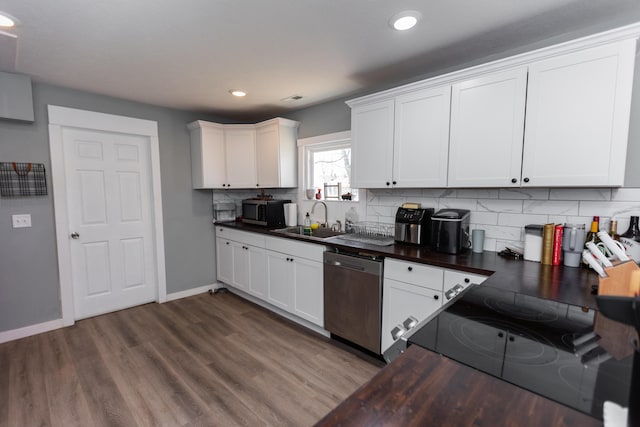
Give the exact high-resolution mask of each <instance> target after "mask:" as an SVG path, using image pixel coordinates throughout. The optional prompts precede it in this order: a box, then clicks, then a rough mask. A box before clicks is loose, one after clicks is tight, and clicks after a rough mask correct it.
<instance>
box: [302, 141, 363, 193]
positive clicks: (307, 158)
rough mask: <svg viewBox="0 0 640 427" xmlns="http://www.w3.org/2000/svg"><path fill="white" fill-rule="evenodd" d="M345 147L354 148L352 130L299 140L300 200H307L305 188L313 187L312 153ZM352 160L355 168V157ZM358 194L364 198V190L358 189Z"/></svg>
mask: <svg viewBox="0 0 640 427" xmlns="http://www.w3.org/2000/svg"><path fill="white" fill-rule="evenodd" d="M344 147H349V148H351V149H352V150H353V146H352V144H351V131H345V132H336V133H331V134H326V135H320V136H315V137H310V138H303V139H299V140H298V168H299V170H298V200H307V198H306V195H305V189H307V188H311V187H309V185H310V184H309V183H310V182H312V181H313V167H312V166H311V160H312V153H314V152H319V151H329V150H334V149H339V148H344ZM352 154H353V151H352ZM351 161H352V165H351V167H352V168H353V158H352V160H351ZM349 185H351V183H349ZM313 188H315V187H313ZM358 196H359V197H358V199H359V200H362V198H363V197H364V193H363V191H362V190H358ZM322 200H323V201H325V202H340V203H344V202H349V200H335V199H330V200H327V199H325V198H324V195H323V198H322ZM354 202H356V203H357V202H358V201H357V200H354Z"/></svg>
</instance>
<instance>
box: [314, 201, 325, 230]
mask: <svg viewBox="0 0 640 427" xmlns="http://www.w3.org/2000/svg"><path fill="white" fill-rule="evenodd" d="M318 203H320V204H321V205H322V206H324V223H323V224H320V225H321V226H323V227H326V226H328V225H329V219H328V215H327V204H326V203H325V202H315V203H314V204H313V206H311V213H313V211H315V210H316V205H317V204H318Z"/></svg>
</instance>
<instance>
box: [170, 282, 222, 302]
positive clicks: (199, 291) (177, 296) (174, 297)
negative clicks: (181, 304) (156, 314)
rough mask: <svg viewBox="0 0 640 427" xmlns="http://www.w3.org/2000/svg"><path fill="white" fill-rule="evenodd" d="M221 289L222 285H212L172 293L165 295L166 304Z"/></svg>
mask: <svg viewBox="0 0 640 427" xmlns="http://www.w3.org/2000/svg"><path fill="white" fill-rule="evenodd" d="M222 287H224V285H223V284H222V283H212V284H211V285H205V286H199V287H197V288H192V289H186V290H184V291H179V292H172V293H170V294H167V302H169V301H174V300H177V299H182V298H187V297H192V296H194V295H198V294H203V293H205V292H209V291H212V290H214V289H220V288H222Z"/></svg>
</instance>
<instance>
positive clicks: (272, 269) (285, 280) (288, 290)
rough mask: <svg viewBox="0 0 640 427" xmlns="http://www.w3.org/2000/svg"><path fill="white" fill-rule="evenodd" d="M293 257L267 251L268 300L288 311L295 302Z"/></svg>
mask: <svg viewBox="0 0 640 427" xmlns="http://www.w3.org/2000/svg"><path fill="white" fill-rule="evenodd" d="M292 260H293V258H291V257H290V256H289V255H285V254H281V253H279V252H272V251H268V252H267V287H268V291H267V301H269V302H270V303H271V304H273V305H275V306H276V307H279V308H281V309H283V310H286V311H291V306H292V302H293V280H294V266H293V264H292Z"/></svg>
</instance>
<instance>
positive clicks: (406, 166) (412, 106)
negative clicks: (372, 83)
mask: <svg viewBox="0 0 640 427" xmlns="http://www.w3.org/2000/svg"><path fill="white" fill-rule="evenodd" d="M450 100H451V87H450V86H444V87H438V88H429V89H421V90H417V91H413V92H409V93H406V94H403V95H399V96H397V97H395V98H394V99H390V100H384V101H379V102H373V103H367V104H364V105H359V106H354V107H353V108H352V110H351V124H352V143H351V144H352V157H353V163H352V174H353V186H354V187H359V188H387V187H403V188H407V187H445V186H446V184H447V155H448V153H447V150H448V143H449V104H450Z"/></svg>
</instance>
